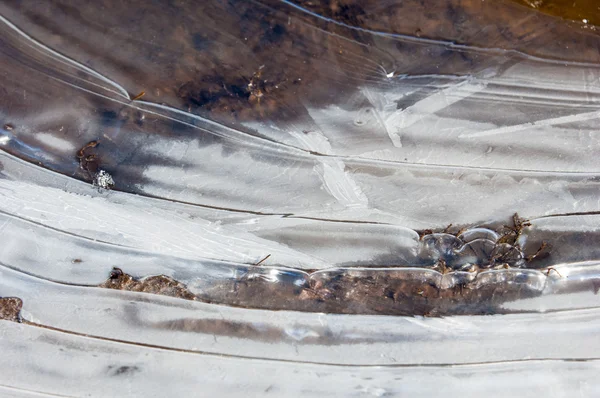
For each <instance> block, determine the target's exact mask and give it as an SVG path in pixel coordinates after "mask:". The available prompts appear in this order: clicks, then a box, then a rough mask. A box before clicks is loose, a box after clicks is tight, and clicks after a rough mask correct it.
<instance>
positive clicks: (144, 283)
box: [99, 268, 196, 300]
mask: <svg viewBox="0 0 600 398" xmlns="http://www.w3.org/2000/svg"><path fill="white" fill-rule="evenodd" d="M99 287H102V288H106V289H115V290H127V291H130V292H143V293H152V294H159V295H163V296H169V297H177V298H181V299H186V300H194V299H195V297H196V296H195V295H194V294H193V293H191V292H190V291H189V290H188V289H187V288H186V286H185V285H184V284H182V283H180V282H177V281H176V280H174V279H172V278H169V277H168V276H165V275H158V276H149V277H145V278H134V277H133V276H131V275H129V274H126V273H124V272H123V270H121V269H120V268H113V270H112V271H111V273H110V275H109V277H108V279H107V280H106V281H105V282H104V283H102V284H101V285H99Z"/></svg>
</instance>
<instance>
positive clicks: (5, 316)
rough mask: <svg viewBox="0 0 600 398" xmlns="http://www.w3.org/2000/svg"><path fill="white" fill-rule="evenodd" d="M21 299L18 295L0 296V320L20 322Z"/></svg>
mask: <svg viewBox="0 0 600 398" xmlns="http://www.w3.org/2000/svg"><path fill="white" fill-rule="evenodd" d="M21 308H23V300H21V299H20V298H18V297H0V320H5V321H12V322H21Z"/></svg>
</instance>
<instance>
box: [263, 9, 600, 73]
mask: <svg viewBox="0 0 600 398" xmlns="http://www.w3.org/2000/svg"><path fill="white" fill-rule="evenodd" d="M254 1H256V0H254ZM279 1H280V2H281V3H283V4H286V5H288V6H290V7H292V8H294V9H296V10H298V11H300V12H302V13H304V14H308V15H311V16H313V17H315V18H318V19H320V20H323V21H326V22H328V23H332V24H335V25H338V26H342V27H344V28H346V29H350V30H354V31H359V32H364V33H369V34H372V35H375V36H381V37H387V38H395V39H401V40H405V41H408V42H413V43H419V44H436V45H441V46H444V47H448V48H451V49H455V50H467V51H472V52H480V53H484V54H497V55H503V54H516V55H518V56H520V57H522V58H525V59H529V60H532V61H538V62H541V63H546V64H556V65H563V66H569V65H573V66H586V67H594V68H597V67H599V66H600V64H598V63H589V62H576V61H566V60H558V59H552V58H543V57H539V56H535V55H530V54H527V53H526V52H523V51H519V50H514V49H510V50H509V49H503V48H488V47H476V46H469V45H466V44H457V43H456V42H453V41H444V40H435V39H427V38H422V37H415V36H410V35H407V34H401V33H388V32H380V31H377V30H371V29H366V28H361V27H358V26H352V25H348V24H345V23H343V22H340V21H336V20H335V19H332V18H327V17H324V16H322V15H320V14H318V13H316V12H313V11H310V10H308V9H306V8H304V7H302V6H299V5H298V4H295V3H293V2H291V1H289V0H279ZM328 33H329V32H328Z"/></svg>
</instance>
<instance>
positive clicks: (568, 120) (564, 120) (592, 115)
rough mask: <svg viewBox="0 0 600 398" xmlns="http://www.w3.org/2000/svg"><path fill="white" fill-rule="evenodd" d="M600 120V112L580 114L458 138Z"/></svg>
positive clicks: (464, 135)
mask: <svg viewBox="0 0 600 398" xmlns="http://www.w3.org/2000/svg"><path fill="white" fill-rule="evenodd" d="M598 118H600V111H596V112H586V113H578V114H576V115H569V116H561V117H555V118H550V119H543V120H537V121H535V122H528V123H522V124H516V125H514V126H506V127H500V128H497V129H492V130H485V131H479V132H477V133H471V134H460V135H459V136H458V138H479V137H489V136H492V135H500V134H510V133H515V132H518V131H523V130H527V129H530V128H534V127H552V126H555V125H557V124H565V123H575V122H583V121H586V120H593V119H598Z"/></svg>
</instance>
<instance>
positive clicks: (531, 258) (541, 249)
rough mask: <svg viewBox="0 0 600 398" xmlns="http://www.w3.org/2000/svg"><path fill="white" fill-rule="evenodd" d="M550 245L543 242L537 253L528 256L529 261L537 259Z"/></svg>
mask: <svg viewBox="0 0 600 398" xmlns="http://www.w3.org/2000/svg"><path fill="white" fill-rule="evenodd" d="M547 246H548V244H547V243H546V242H542V245H541V246H540V248H539V249H538V251H537V252H535V254H533V255H531V256H527V259H526V260H527V262H530V261H532V260H533V259H535V258H536V257H537V256H539V255H540V253H541V252H542V251H543V250H544V249H545V248H546V247H547Z"/></svg>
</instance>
